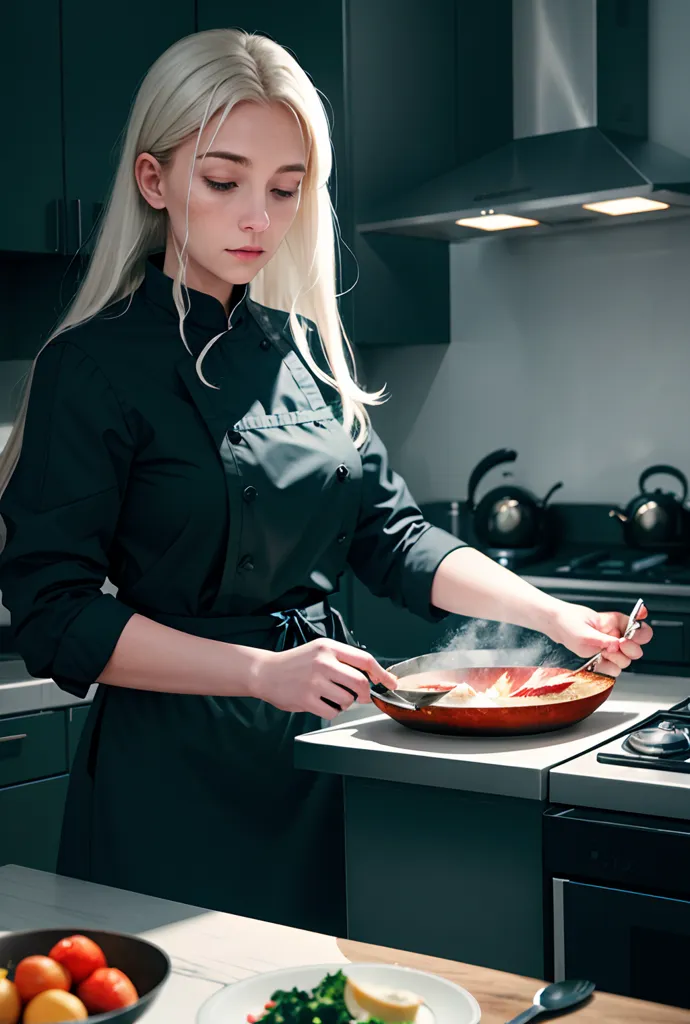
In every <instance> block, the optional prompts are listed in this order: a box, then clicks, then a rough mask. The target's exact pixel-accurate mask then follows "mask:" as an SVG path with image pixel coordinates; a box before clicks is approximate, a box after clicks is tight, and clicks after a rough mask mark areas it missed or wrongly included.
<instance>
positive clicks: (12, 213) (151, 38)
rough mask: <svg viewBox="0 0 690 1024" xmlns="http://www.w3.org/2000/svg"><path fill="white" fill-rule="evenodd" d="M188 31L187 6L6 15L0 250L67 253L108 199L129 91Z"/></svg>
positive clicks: (53, 2)
mask: <svg viewBox="0 0 690 1024" xmlns="http://www.w3.org/2000/svg"><path fill="white" fill-rule="evenodd" d="M193 31H194V0H172V2H171V0H151V2H150V3H147V4H141V3H135V0H122V2H121V3H119V4H118V5H117V10H116V12H115V16H111V17H107V18H106V16H105V14H104V11H103V8H102V7H99V5H98V4H92V3H88V2H87V0H36V3H34V4H30V5H26V4H20V3H13V4H9V5H6V6H5V7H4V8H3V11H2V15H0V54H1V56H2V60H0V84H1V85H2V93H3V95H4V96H5V97H8V96H11V97H12V101H11V102H7V103H6V104H5V121H4V138H5V144H4V145H3V146H2V158H1V159H2V163H1V164H0V249H2V250H7V251H18V252H33V253H55V252H61V253H74V252H76V251H77V250H78V249H79V247H80V246H81V244H82V243H84V242H86V240H87V237H88V235H89V233H90V231H91V229H92V227H93V225H94V223H95V219H96V217H97V215H98V213H99V211H100V209H101V208H102V205H103V202H104V200H105V198H106V196H107V192H108V188H109V186H110V183H111V180H112V177H113V173H114V170H115V167H116V161H117V154H118V145H119V141H120V138H121V136H122V132H123V129H124V126H125V122H126V120H127V116H128V113H129V110H130V106H131V103H132V100H133V98H134V95H135V93H136V90H137V87H138V85H139V83H140V81H141V79H142V78H143V76H144V74H145V72H146V71H147V69H148V67H149V66H150V65H151V64H152V63H153V61H154V60H155V59H156V58H157V57H158V56H159V55H160V54H161V53H162V52H163V51H164V50H165V49H166V48H167V47H168V46H169V45H170V44H171V43H173V42H174V41H175V40H176V39H178V38H180V37H181V36H184V35H187V34H189V33H191V32H193Z"/></svg>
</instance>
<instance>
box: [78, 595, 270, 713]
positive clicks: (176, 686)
mask: <svg viewBox="0 0 690 1024" xmlns="http://www.w3.org/2000/svg"><path fill="white" fill-rule="evenodd" d="M259 662H260V652H259V651H257V650H256V649H255V648H253V647H244V646H242V645H240V644H228V643H223V642H221V641H219V640H206V639H204V638H203V637H198V636H191V635H190V634H188V633H183V632H181V631H180V630H177V629H170V628H169V627H168V626H162V625H161V624H160V623H158V622H154V621H153V620H152V619H147V618H145V616H143V615H133V616H132V618H131V619H130V620H129V621H128V623H127V625H126V626H125V628H124V629H123V631H122V634H121V636H120V639H119V640H118V642H117V645H116V647H115V650H114V651H113V653H112V655H111V657H110V660H109V661H108V664H107V665H106V666H105V668H104V670H103V672H102V673H101V675H100V676H99V678H98V682H99V683H108V684H109V685H111V686H124V687H130V688H132V689H136V690H159V691H162V692H165V693H199V694H207V695H209V696H224V697H251V696H254V692H253V691H254V682H255V678H256V671H257V668H258V666H259Z"/></svg>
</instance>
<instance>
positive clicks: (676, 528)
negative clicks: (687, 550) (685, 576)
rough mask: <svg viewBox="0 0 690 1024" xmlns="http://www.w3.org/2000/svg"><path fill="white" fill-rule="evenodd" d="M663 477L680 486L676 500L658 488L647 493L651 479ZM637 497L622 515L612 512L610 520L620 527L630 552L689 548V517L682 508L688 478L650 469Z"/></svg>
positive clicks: (666, 469)
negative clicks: (674, 481) (646, 549)
mask: <svg viewBox="0 0 690 1024" xmlns="http://www.w3.org/2000/svg"><path fill="white" fill-rule="evenodd" d="M661 473H664V474H666V475H667V476H672V477H674V478H675V479H676V480H677V481H678V483H679V484H680V485H681V488H682V494H681V496H680V497H678V496H677V495H675V494H671V493H669V492H668V491H662V490H661V488H660V487H657V488H656V490H654V491H648V490H647V481H648V480H649V478H650V477H652V476H656V475H657V474H661ZM638 486H639V488H640V493H639V494H638V495H637V497H635V498H633V499H632V501H630V502H629V504H628V506H627V508H626V509H625V511H622V509H620V508H612V509H611V511H610V512H609V515H610V516H613V517H615V518H616V519H619V520H620V522H621V523H622V524H623V536H624V538H625V541H626V543H627V544H629V545H630V546H631V547H633V548H658V549H669V550H670V549H673V548H677V547H684V546H686V545H688V544H690V528H689V525H688V524H689V521H690V514H689V513H688V511H687V509H686V508H685V501H686V499H687V497H688V481H687V478H686V477H685V475H684V474H683V473H681V471H680V470H679V469H676V467H675V466H666V465H658V466H650V467H649V468H648V469H645V471H644V473H643V474H642V475H641V477H640V481H639V485H638Z"/></svg>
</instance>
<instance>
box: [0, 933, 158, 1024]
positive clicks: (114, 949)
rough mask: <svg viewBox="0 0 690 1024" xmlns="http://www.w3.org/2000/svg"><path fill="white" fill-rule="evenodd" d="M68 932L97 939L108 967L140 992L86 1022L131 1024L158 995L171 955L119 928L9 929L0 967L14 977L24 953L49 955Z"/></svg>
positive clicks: (1, 943) (0, 941)
mask: <svg viewBox="0 0 690 1024" xmlns="http://www.w3.org/2000/svg"><path fill="white" fill-rule="evenodd" d="M69 935H86V937H87V938H89V939H93V941H94V942H97V943H98V945H99V946H100V947H101V949H102V950H103V952H104V953H105V958H106V960H107V961H108V967H117V968H118V969H119V970H121V971H124V973H125V974H126V975H127V977H128V978H130V979H131V981H132V983H133V985H134V987H135V988H136V990H137V992H138V993H139V1000H138V1002H136V1003H134V1005H133V1006H126V1007H124V1008H123V1009H121V1010H111V1011H110V1012H109V1013H95V1014H93V1016H90V1017H89V1022H92V1021H93V1022H94V1024H96V1022H99V1024H100V1022H101V1021H111V1020H116V1021H119V1024H131V1022H132V1021H135V1020H138V1019H139V1017H141V1015H142V1014H143V1013H145V1011H146V1010H148V1009H149V1007H150V1006H151V1005H152V1003H154V1002H155V1000H156V999H157V998H158V996H159V994H160V991H161V989H162V988H163V985H164V984H165V982H166V981H167V980H168V975H169V974H170V959H169V957H168V955H167V953H164V952H163V950H162V949H159V948H158V946H154V945H153V943H151V942H147V941H146V939H138V938H137V937H136V936H134V935H121V934H119V933H118V932H97V931H91V930H86V929H84V928H79V927H76V928H71V929H70V928H46V929H41V930H38V931H30V932H11V933H10V934H9V935H4V936H0V967H5V968H8V969H9V972H10V979H12V978H13V977H14V968H15V967H16V966H17V964H18V963H19V961H20V960H23V959H24V957H25V956H48V954H49V953H50V951H51V949H52V948H53V946H54V945H55V943H56V942H59V941H60V939H64V938H66V937H67V936H69Z"/></svg>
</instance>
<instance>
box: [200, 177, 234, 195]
mask: <svg viewBox="0 0 690 1024" xmlns="http://www.w3.org/2000/svg"><path fill="white" fill-rule="evenodd" d="M204 181H205V182H206V184H207V185H208V187H209V188H215V189H217V191H218V192H229V191H230V189H231V188H235V186H236V184H237V182H235V181H214V180H213V178H204Z"/></svg>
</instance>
